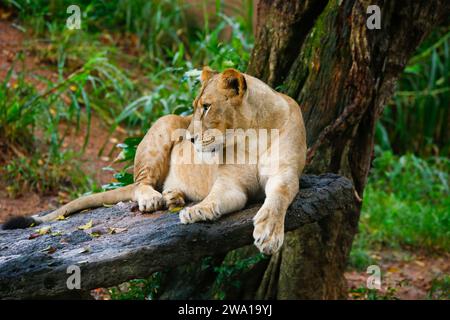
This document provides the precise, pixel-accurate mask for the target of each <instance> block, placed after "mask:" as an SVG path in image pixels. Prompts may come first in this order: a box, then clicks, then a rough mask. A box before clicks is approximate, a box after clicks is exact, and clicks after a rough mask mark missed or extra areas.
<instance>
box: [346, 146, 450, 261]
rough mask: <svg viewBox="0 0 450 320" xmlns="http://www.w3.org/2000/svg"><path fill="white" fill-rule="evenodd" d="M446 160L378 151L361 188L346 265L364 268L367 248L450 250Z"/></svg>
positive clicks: (449, 179)
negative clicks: (359, 208) (356, 229)
mask: <svg viewBox="0 0 450 320" xmlns="http://www.w3.org/2000/svg"><path fill="white" fill-rule="evenodd" d="M449 185H450V159H448V158H446V157H431V158H429V159H427V160H425V159H422V158H419V157H416V156H414V155H412V154H407V155H403V156H396V155H394V154H392V152H390V151H388V152H383V153H381V154H379V155H378V157H377V158H376V159H375V161H374V167H373V169H372V172H371V175H370V177H369V182H368V184H367V187H366V189H365V191H364V202H363V207H362V212H361V220H360V224H359V227H360V232H359V234H358V235H357V236H356V239H355V241H354V243H353V249H352V253H351V264H352V265H353V266H356V267H361V268H366V267H367V266H368V265H369V264H370V263H371V262H370V253H371V251H372V250H379V249H382V248H393V249H402V248H408V249H413V250H415V249H423V250H427V251H437V252H439V251H449V250H450V188H449Z"/></svg>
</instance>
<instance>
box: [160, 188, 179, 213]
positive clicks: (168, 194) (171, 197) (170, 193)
mask: <svg viewBox="0 0 450 320" xmlns="http://www.w3.org/2000/svg"><path fill="white" fill-rule="evenodd" d="M162 196H163V198H164V202H165V204H166V207H167V208H168V209H169V210H171V209H174V208H177V207H184V194H183V192H181V191H180V190H178V189H175V190H164V192H163V193H162Z"/></svg>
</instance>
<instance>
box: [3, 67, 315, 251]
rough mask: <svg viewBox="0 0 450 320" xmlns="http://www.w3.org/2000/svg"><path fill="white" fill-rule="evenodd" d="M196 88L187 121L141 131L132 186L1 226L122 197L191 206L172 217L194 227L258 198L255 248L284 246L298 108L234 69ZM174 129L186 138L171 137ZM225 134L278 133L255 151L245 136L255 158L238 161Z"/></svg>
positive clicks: (296, 160)
mask: <svg viewBox="0 0 450 320" xmlns="http://www.w3.org/2000/svg"><path fill="white" fill-rule="evenodd" d="M201 84H202V86H201V89H200V93H199V95H198V96H197V98H196V99H195V101H194V103H193V106H194V112H193V114H192V115H191V116H187V117H183V116H177V115H168V116H164V117H162V118H160V119H159V120H157V121H156V122H155V124H154V125H153V126H152V127H151V128H150V130H149V131H148V132H147V134H146V135H145V137H144V139H143V140H142V142H141V143H140V144H139V146H138V148H137V151H136V157H135V161H134V180H135V182H134V183H133V184H132V185H129V186H126V187H123V188H119V189H116V190H111V191H107V192H102V193H98V194H93V195H89V196H84V197H81V198H79V199H76V200H74V201H72V202H70V203H68V204H66V205H64V206H63V207H61V208H59V209H57V210H55V211H53V212H52V213H50V214H48V215H45V216H41V217H38V216H33V217H29V218H25V217H17V218H14V219H13V220H10V221H9V222H7V223H6V224H5V225H4V229H12V228H24V227H28V226H30V225H31V224H32V223H34V224H39V223H42V222H47V221H52V220H55V219H57V218H58V217H59V216H61V215H63V216H68V215H69V214H71V213H73V212H77V211H80V210H83V209H87V208H93V207H99V206H102V205H103V204H113V203H117V202H120V201H128V200H132V201H137V203H138V205H139V209H140V210H141V211H144V212H152V211H156V210H161V209H165V208H173V207H182V206H184V203H185V201H193V202H198V203H196V204H194V205H192V206H190V207H184V208H183V209H182V210H181V211H180V212H179V217H180V221H181V223H183V224H186V223H194V222H197V221H204V220H214V219H217V218H219V217H220V216H222V215H224V214H228V213H230V212H233V211H236V210H240V209H242V208H244V206H245V205H246V203H247V202H248V201H249V200H252V199H253V200H254V199H258V198H259V197H261V195H264V194H265V200H264V204H263V205H262V207H261V208H260V209H259V211H258V212H257V214H256V215H255V217H254V218H253V221H254V227H255V228H254V232H253V237H254V239H255V242H254V243H255V245H256V246H257V247H258V248H259V250H260V251H261V252H263V253H265V254H273V253H275V252H276V251H277V250H279V248H280V247H281V245H282V244H283V239H284V218H285V214H286V210H287V208H288V206H289V205H290V203H291V202H292V200H293V199H294V196H295V195H296V194H297V192H298V189H299V177H300V174H301V172H302V170H303V167H304V164H305V156H306V139H305V127H304V124H303V119H302V115H301V111H300V107H299V106H298V104H297V103H296V102H295V101H294V100H293V99H291V98H290V97H288V96H286V95H284V94H281V93H278V92H276V91H274V90H273V89H272V88H270V87H269V86H268V85H266V84H265V83H263V82H262V81H260V80H258V79H256V78H254V77H252V76H249V75H247V74H244V73H240V72H239V71H237V70H235V69H227V70H225V71H223V72H222V73H218V72H216V71H213V70H211V69H210V68H208V67H205V68H204V69H203V71H202V73H201ZM181 129H184V130H186V133H181V134H177V132H178V133H179V131H180V130H181ZM229 129H240V130H241V131H240V132H243V131H244V132H245V130H249V129H257V130H259V131H258V134H257V135H256V139H257V140H258V139H260V138H261V136H262V135H261V134H260V133H259V132H260V131H261V129H264V130H269V131H271V132H272V131H274V130H275V131H276V132H277V135H276V136H275V137H273V136H271V137H270V139H267V143H266V145H265V146H262V147H261V146H260V145H258V148H257V150H256V149H255V148H253V149H252V148H251V147H250V146H249V145H248V144H247V143H245V142H248V141H247V140H248V137H245V139H244V148H243V150H244V153H245V154H246V155H247V156H254V157H255V159H256V161H254V162H252V163H250V162H248V161H247V162H244V163H242V162H238V161H234V160H235V158H234V155H231V156H230V155H229V154H228V151H230V150H237V149H238V147H239V146H237V143H236V141H235V140H232V141H231V142H230V139H229V136H230V134H229V131H230V130H229ZM197 131H199V132H197ZM191 150H192V151H193V153H192V154H190V152H189V151H191ZM274 151H276V152H274ZM218 154H222V155H223V154H226V157H227V158H226V159H225V160H223V159H222V160H221V161H219V162H207V161H205V160H202V159H200V161H198V160H199V159H198V158H199V155H212V156H213V157H214V155H218ZM186 160H188V161H186ZM192 160H196V161H192Z"/></svg>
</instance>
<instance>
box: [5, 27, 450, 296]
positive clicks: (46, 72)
mask: <svg viewBox="0 0 450 320" xmlns="http://www.w3.org/2000/svg"><path fill="white" fill-rule="evenodd" d="M25 39H26V35H25V34H24V33H22V32H21V31H19V30H18V29H17V28H14V27H13V26H12V24H11V22H9V21H1V20H0V79H3V78H4V77H5V75H6V73H7V71H8V70H9V68H10V67H11V63H12V62H13V60H14V57H15V56H16V54H17V53H18V52H19V51H20V50H23V49H24V45H23V41H24V40H25ZM25 65H26V68H27V70H31V69H32V70H33V72H34V73H37V74H39V75H40V76H43V77H46V78H47V79H56V74H55V72H54V71H52V70H51V68H49V67H48V66H46V65H45V64H44V65H43V64H42V63H41V62H40V61H39V59H37V58H36V57H34V56H33V55H32V54H30V53H29V52H26V56H25ZM16 68H18V69H17V70H19V69H20V68H21V66H16ZM30 81H35V80H33V79H30ZM36 85H37V86H38V89H44V87H40V86H42V85H43V84H42V83H36ZM63 128H64V125H62V126H61V129H63ZM85 131H86V127H85V126H84V127H82V128H81V131H80V132H78V133H77V132H75V130H72V131H71V132H70V134H69V135H68V137H67V139H66V145H65V146H66V147H71V148H73V149H75V150H77V149H80V148H81V146H82V145H83V142H84V135H85ZM124 136H125V135H124V133H122V134H121V133H120V132H119V133H116V134H115V135H114V136H113V137H111V138H108V129H107V128H106V127H105V126H104V125H103V124H102V122H101V121H100V120H99V119H98V118H97V117H95V115H94V117H93V119H92V125H91V135H90V137H91V138H90V140H89V143H88V145H87V149H86V152H85V153H84V155H83V158H82V159H81V162H82V168H83V170H84V171H85V172H87V173H89V174H91V175H92V176H93V177H94V178H95V181H97V182H98V183H99V184H104V183H108V182H111V180H112V177H111V173H109V172H105V171H102V170H101V169H102V168H103V167H105V166H108V165H111V163H112V160H113V159H114V157H115V156H116V155H117V152H118V150H115V152H113V153H112V155H110V156H106V155H104V156H102V157H99V156H98V150H99V149H100V147H101V146H102V145H103V144H104V142H105V141H107V147H106V149H105V150H107V151H109V150H111V149H112V148H113V147H114V145H116V144H117V143H118V142H120V141H121V140H120V139H121V138H123V137H124ZM107 153H108V152H106V154H107ZM58 205H59V197H58V195H57V194H55V195H52V196H39V195H38V194H34V193H29V194H26V195H23V196H21V197H20V198H17V199H10V198H8V197H7V196H6V192H5V190H2V189H0V223H1V222H3V221H4V220H5V219H7V218H8V217H9V216H11V215H14V214H31V213H35V212H38V211H43V210H47V209H52V208H55V207H57V206H58ZM375 256H376V258H377V260H378V261H379V266H380V269H381V271H382V289H381V291H380V293H379V295H380V296H382V295H385V294H388V292H391V293H390V294H391V295H393V296H394V297H396V298H399V299H425V298H426V297H427V293H428V291H429V290H430V288H431V284H432V281H433V279H436V278H439V277H441V276H443V275H448V274H449V273H450V255H449V254H443V255H440V256H439V255H429V254H424V253H410V252H394V251H389V250H386V251H382V252H379V253H377V254H375ZM345 276H346V278H347V280H348V285H349V288H350V289H351V290H350V292H349V298H350V299H361V298H363V295H361V294H359V293H358V292H355V291H356V289H358V288H361V287H365V286H366V280H367V277H368V274H367V273H366V272H364V271H363V272H358V271H349V272H347V273H346V274H345ZM100 298H105V299H107V298H108V295H107V294H105V295H103V296H100Z"/></svg>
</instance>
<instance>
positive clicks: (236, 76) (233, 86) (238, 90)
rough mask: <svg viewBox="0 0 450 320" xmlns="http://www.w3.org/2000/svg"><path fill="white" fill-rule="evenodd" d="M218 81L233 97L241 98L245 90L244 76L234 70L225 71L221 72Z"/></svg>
mask: <svg viewBox="0 0 450 320" xmlns="http://www.w3.org/2000/svg"><path fill="white" fill-rule="evenodd" d="M220 80H221V86H222V88H223V89H227V90H231V91H232V92H233V94H234V95H238V96H241V97H242V96H243V95H244V93H245V91H246V90H247V82H246V81H245V78H244V75H243V74H242V73H240V72H239V71H237V70H236V69H226V70H225V71H224V72H222V74H221V79H220Z"/></svg>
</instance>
